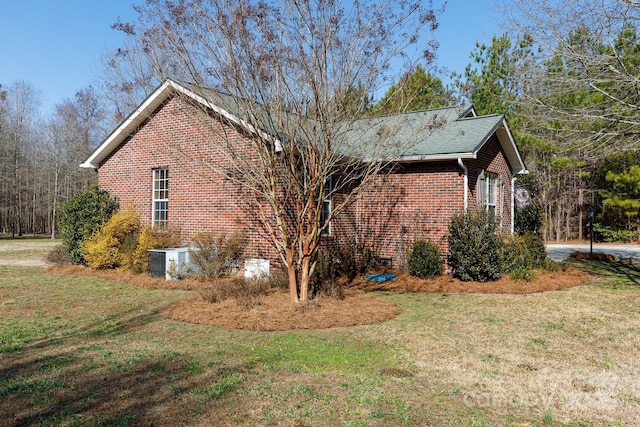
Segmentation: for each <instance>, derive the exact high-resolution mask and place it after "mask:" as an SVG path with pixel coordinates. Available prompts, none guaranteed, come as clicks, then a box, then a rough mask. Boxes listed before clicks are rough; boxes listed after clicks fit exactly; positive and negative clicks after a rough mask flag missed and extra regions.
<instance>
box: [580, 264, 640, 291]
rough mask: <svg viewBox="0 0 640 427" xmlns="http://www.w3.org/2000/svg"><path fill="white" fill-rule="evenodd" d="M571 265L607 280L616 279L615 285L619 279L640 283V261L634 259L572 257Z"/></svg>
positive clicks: (628, 282)
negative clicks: (612, 259) (611, 259)
mask: <svg viewBox="0 0 640 427" xmlns="http://www.w3.org/2000/svg"><path fill="white" fill-rule="evenodd" d="M570 265H571V266H572V267H575V268H579V269H581V270H583V271H585V272H587V273H589V274H590V275H592V276H596V277H599V278H602V279H604V281H606V282H610V281H612V280H613V281H614V283H612V284H613V285H614V286H615V285H616V284H618V283H619V282H618V281H622V282H623V283H622V284H624V285H639V284H640V261H638V260H632V259H620V260H615V261H609V260H593V259H572V260H570Z"/></svg>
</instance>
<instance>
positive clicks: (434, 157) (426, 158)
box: [394, 153, 477, 163]
mask: <svg viewBox="0 0 640 427" xmlns="http://www.w3.org/2000/svg"><path fill="white" fill-rule="evenodd" d="M476 158H477V156H476V153H450V154H429V155H422V154H417V155H413V156H400V157H398V158H396V159H394V161H396V162H404V163H410V162H435V161H439V160H458V159H476Z"/></svg>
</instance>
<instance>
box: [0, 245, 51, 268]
mask: <svg viewBox="0 0 640 427" xmlns="http://www.w3.org/2000/svg"><path fill="white" fill-rule="evenodd" d="M59 244H60V241H59V240H51V239H28V240H26V239H0V265H13V266H24V267H47V266H49V265H50V264H49V263H47V261H46V260H45V259H46V256H47V253H49V251H51V249H53V247H54V246H56V245H59Z"/></svg>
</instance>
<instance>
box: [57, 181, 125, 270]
mask: <svg viewBox="0 0 640 427" xmlns="http://www.w3.org/2000/svg"><path fill="white" fill-rule="evenodd" d="M118 208H119V204H118V201H117V200H116V199H114V198H112V197H111V196H110V195H109V193H107V192H106V191H103V190H100V189H99V188H98V186H97V185H92V186H90V187H88V188H87V189H86V190H85V191H83V192H82V193H79V194H76V195H75V196H73V197H72V198H71V199H70V200H69V201H68V202H67V203H65V204H64V206H63V207H62V210H61V212H60V218H59V220H58V224H59V228H60V234H61V237H62V245H63V246H64V250H65V251H66V253H67V256H68V258H69V261H70V262H71V263H72V264H83V263H85V259H84V253H83V251H82V244H83V242H84V241H85V240H86V239H88V238H89V237H91V236H92V235H93V234H95V233H96V232H97V231H98V230H99V229H100V227H101V226H102V224H104V223H105V222H107V220H108V219H109V218H110V217H111V215H113V214H114V213H115V212H117V211H118Z"/></svg>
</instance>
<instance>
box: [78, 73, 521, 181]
mask: <svg viewBox="0 0 640 427" xmlns="http://www.w3.org/2000/svg"><path fill="white" fill-rule="evenodd" d="M175 92H182V93H184V94H186V95H187V96H190V97H191V98H193V99H194V100H196V101H198V102H201V103H204V104H205V105H206V106H207V107H209V108H213V109H214V110H215V111H216V112H218V113H219V114H222V115H224V116H225V117H227V118H229V119H231V120H232V121H234V122H236V123H237V124H239V125H243V126H245V127H247V128H248V129H249V130H251V131H252V132H256V131H257V132H266V133H270V134H271V135H272V136H276V135H274V131H273V130H272V131H269V129H266V128H268V127H269V126H265V127H266V128H265V127H262V128H261V129H257V128H256V124H255V123H246V122H245V121H244V118H243V117H242V113H241V110H242V108H241V106H240V105H239V103H238V101H237V100H236V99H234V98H233V97H232V96H229V95H225V94H222V93H220V92H217V91H215V90H208V89H202V88H200V87H197V86H195V85H192V84H189V83H184V82H176V81H174V80H167V81H166V82H165V83H163V84H162V85H161V86H160V87H159V88H158V89H157V90H156V92H154V93H153V94H152V95H151V96H149V98H147V100H145V102H144V103H143V104H142V105H141V106H140V107H139V108H138V110H136V111H135V112H133V113H132V114H131V116H129V118H127V120H125V121H124V122H123V123H122V124H121V125H120V126H119V127H118V128H117V129H116V130H115V131H114V132H113V133H112V134H111V135H110V136H109V137H108V138H107V139H106V140H105V141H104V142H103V143H102V144H101V145H100V147H98V149H97V150H96V151H95V152H94V153H93V154H92V155H91V156H90V157H89V159H87V160H86V161H85V162H84V163H83V164H82V165H81V166H83V167H92V168H97V167H98V166H99V164H100V163H101V162H102V161H103V160H104V159H105V158H106V157H107V156H108V154H109V153H110V152H111V151H113V150H114V149H115V148H116V147H117V146H118V145H119V144H120V143H122V142H123V141H124V140H125V139H126V137H127V136H128V135H130V133H131V132H133V131H135V129H136V128H137V126H138V125H139V124H141V123H142V122H143V120H144V119H145V118H146V117H148V115H149V114H151V112H152V111H154V110H155V108H157V107H158V106H159V105H161V103H162V102H164V101H165V100H166V99H168V98H169V97H170V96H172V94H173V93H175ZM255 111H260V108H258V109H256V110H255ZM469 111H470V109H469V108H461V107H447V108H439V109H433V110H425V111H416V112H409V113H404V114H397V115H390V116H383V117H375V118H362V119H358V120H354V121H352V122H349V123H345V124H344V125H342V127H341V129H340V130H339V135H340V140H341V141H343V142H342V144H340V145H339V148H338V149H339V150H341V151H342V152H343V153H344V154H346V155H351V156H358V157H360V158H363V159H372V158H376V157H380V150H379V149H378V148H379V145H380V144H381V143H383V142H384V145H385V146H387V147H391V148H390V150H387V151H386V152H385V153H384V157H385V158H389V157H391V158H393V159H395V160H397V161H428V160H442V159H453V158H465V159H468V158H475V157H476V155H477V152H478V150H479V149H480V148H481V147H482V146H483V145H484V143H485V142H486V141H487V140H488V139H489V138H490V137H491V136H492V135H493V134H494V133H497V135H498V139H499V140H500V143H501V144H502V147H503V149H504V151H505V153H506V155H507V159H508V160H509V162H510V164H511V167H512V170H513V171H514V172H524V171H525V167H524V163H523V162H522V159H521V157H520V154H519V152H518V150H517V147H516V145H515V142H514V141H513V138H512V137H511V133H510V132H509V129H508V126H507V124H506V121H505V119H504V116H501V115H487V116H478V117H471V116H469V114H466V113H468V112H469ZM307 125H308V126H314V125H313V123H312V122H307ZM271 126H273V125H271ZM275 133H277V132H275Z"/></svg>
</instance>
